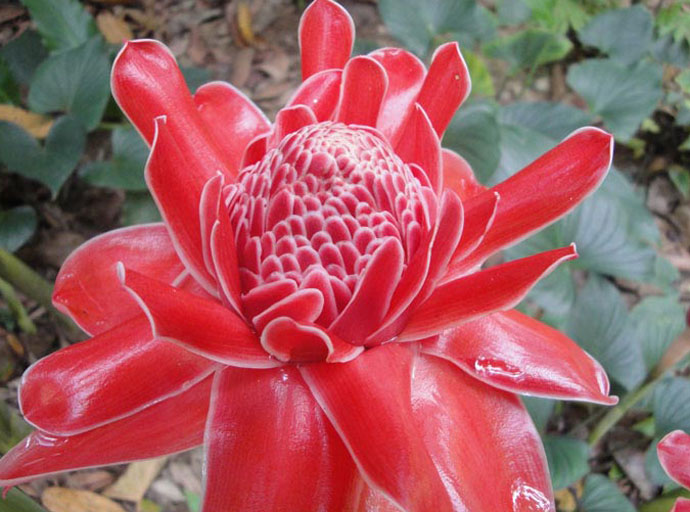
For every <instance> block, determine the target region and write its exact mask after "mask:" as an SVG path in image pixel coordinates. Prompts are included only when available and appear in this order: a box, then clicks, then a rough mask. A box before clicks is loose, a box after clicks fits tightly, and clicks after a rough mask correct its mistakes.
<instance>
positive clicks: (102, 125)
mask: <svg viewBox="0 0 690 512" xmlns="http://www.w3.org/2000/svg"><path fill="white" fill-rule="evenodd" d="M123 126H124V125H123V124H122V123H108V122H105V121H103V122H102V123H99V124H98V129H99V130H114V129H116V128H122V127H123Z"/></svg>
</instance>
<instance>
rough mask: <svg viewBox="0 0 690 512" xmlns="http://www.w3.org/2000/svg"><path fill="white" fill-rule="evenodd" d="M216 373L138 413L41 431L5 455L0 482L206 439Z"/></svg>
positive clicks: (187, 446) (132, 457) (172, 449)
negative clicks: (72, 429)
mask: <svg viewBox="0 0 690 512" xmlns="http://www.w3.org/2000/svg"><path fill="white" fill-rule="evenodd" d="M212 380H213V379H212V378H211V377H208V378H206V379H205V380H203V381H202V382H200V383H199V384H196V385H195V386H193V387H192V388H190V389H188V390H187V391H184V392H182V393H180V394H178V395H175V396H174V397H172V398H169V399H167V400H164V401H162V402H159V403H157V404H155V405H152V406H151V407H148V408H146V409H144V410H143V411H141V412H138V413H137V414H134V415H132V416H128V417H126V418H124V419H121V420H119V421H115V422H113V423H108V424H107V425H105V426H103V427H100V428H97V429H94V430H89V431H87V432H84V433H82V434H77V435H75V436H69V437H60V436H54V435H51V434H46V433H45V432H41V431H38V430H37V431H35V432H33V433H32V434H30V435H29V436H28V437H27V438H26V439H24V440H23V441H22V442H20V443H19V444H18V445H16V446H15V447H14V448H12V449H11V450H10V451H9V452H8V453H7V454H6V455H5V456H4V457H3V458H2V460H0V486H9V485H17V484H20V483H23V482H26V481H28V480H31V479H33V478H36V477H38V476H42V475H49V474H52V473H58V472H60V471H69V470H73V469H81V468H88V467H93V466H105V465H109V464H120V463H124V462H130V461H133V460H139V459H149V458H152V457H159V456H161V455H167V454H170V453H175V452H180V451H183V450H188V449H190V448H193V447H194V446H197V445H199V444H201V443H202V441H203V435H204V424H205V422H206V416H207V414H208V407H209V397H210V393H211V382H212Z"/></svg>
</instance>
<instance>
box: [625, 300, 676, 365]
mask: <svg viewBox="0 0 690 512" xmlns="http://www.w3.org/2000/svg"><path fill="white" fill-rule="evenodd" d="M630 321H631V322H632V323H633V325H634V329H635V331H636V332H637V336H638V339H639V340H640V345H641V346H642V354H643V356H644V360H645V363H646V364H647V368H649V369H651V368H653V367H654V366H655V365H656V364H657V363H658V362H659V360H660V359H661V357H662V356H663V355H664V353H665V352H666V349H668V347H669V346H670V345H671V343H673V340H675V339H676V338H677V337H678V335H679V334H680V333H681V332H683V330H684V329H685V309H684V308H683V306H682V305H681V304H680V302H679V300H678V297H677V296H674V295H667V296H664V297H645V298H644V299H642V300H641V301H640V302H639V303H638V304H637V305H635V307H634V308H633V309H632V311H631V312H630Z"/></svg>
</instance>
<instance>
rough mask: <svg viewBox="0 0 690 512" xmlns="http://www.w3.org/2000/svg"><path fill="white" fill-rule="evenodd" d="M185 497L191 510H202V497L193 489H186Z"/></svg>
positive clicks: (197, 511) (192, 511)
mask: <svg viewBox="0 0 690 512" xmlns="http://www.w3.org/2000/svg"><path fill="white" fill-rule="evenodd" d="M184 494H185V497H186V498H187V508H189V510H190V512H199V510H201V497H200V496H199V495H198V494H197V493H195V492H191V491H185V493H184Z"/></svg>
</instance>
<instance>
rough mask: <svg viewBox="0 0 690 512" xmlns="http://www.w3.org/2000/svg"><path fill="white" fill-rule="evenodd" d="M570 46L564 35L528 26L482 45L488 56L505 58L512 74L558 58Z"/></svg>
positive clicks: (571, 45)
mask: <svg viewBox="0 0 690 512" xmlns="http://www.w3.org/2000/svg"><path fill="white" fill-rule="evenodd" d="M572 47H573V43H571V42H570V40H569V39H568V38H567V37H565V36H561V35H558V34H554V33H552V32H548V31H546V30H542V29H535V28H530V29H527V30H522V31H520V32H517V33H515V34H512V35H509V36H505V37H502V38H501V39H498V40H496V41H493V42H491V43H489V44H487V45H486V46H484V51H485V53H486V54H487V55H488V56H490V57H494V58H498V59H504V60H507V61H508V62H509V63H510V72H509V73H510V74H514V73H516V72H517V71H519V70H521V69H527V70H533V69H534V68H536V67H538V66H541V65H543V64H548V63H549V62H554V61H557V60H560V59H562V58H563V57H565V56H566V55H567V54H568V53H569V52H570V50H571V49H572Z"/></svg>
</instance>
